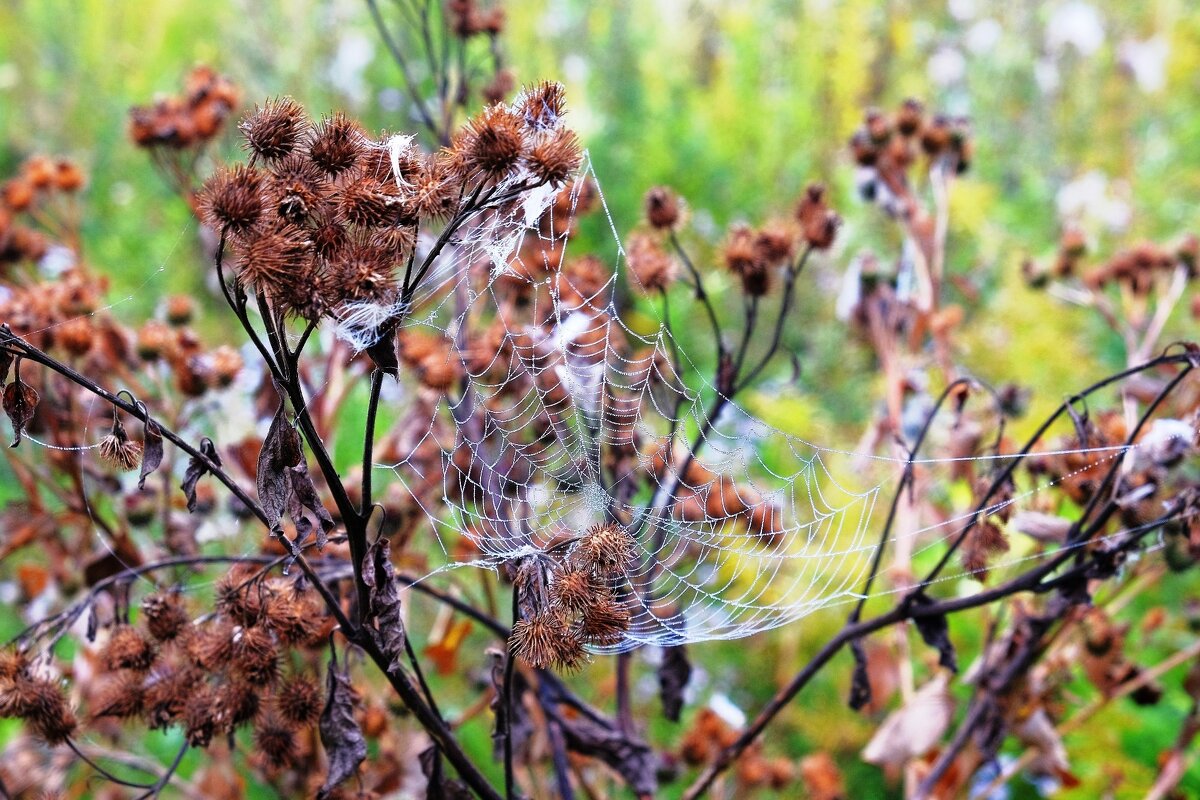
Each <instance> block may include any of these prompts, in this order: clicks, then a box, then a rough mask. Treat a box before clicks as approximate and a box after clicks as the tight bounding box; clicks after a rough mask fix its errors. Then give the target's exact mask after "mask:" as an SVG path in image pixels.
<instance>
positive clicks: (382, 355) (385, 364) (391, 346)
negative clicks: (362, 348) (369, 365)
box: [366, 317, 400, 379]
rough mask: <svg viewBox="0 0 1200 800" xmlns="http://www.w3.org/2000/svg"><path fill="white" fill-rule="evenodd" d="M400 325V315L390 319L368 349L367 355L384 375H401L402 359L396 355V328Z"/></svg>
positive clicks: (394, 376)
mask: <svg viewBox="0 0 1200 800" xmlns="http://www.w3.org/2000/svg"><path fill="white" fill-rule="evenodd" d="M399 325H400V318H399V317H393V318H391V319H389V320H388V321H387V322H385V323H384V324H383V325H381V326H380V328H379V334H380V336H379V339H378V341H376V342H375V344H373V345H371V346H370V347H368V348H367V349H366V353H367V355H368V356H370V357H371V360H372V361H373V362H375V366H376V367H377V368H378V369H380V370H382V371H383V374H384V375H391V376H392V377H393V378H397V379H398V378H399V377H400V359H399V358H398V357H397V355H396V328H397V327H399Z"/></svg>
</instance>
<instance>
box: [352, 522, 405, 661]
mask: <svg viewBox="0 0 1200 800" xmlns="http://www.w3.org/2000/svg"><path fill="white" fill-rule="evenodd" d="M364 561H365V563H364V564H363V570H362V576H363V583H365V584H366V585H367V588H368V589H369V590H370V598H371V607H370V609H369V613H368V616H367V622H368V623H372V622H373V623H374V627H372V628H371V629H370V630H371V635H372V636H373V637H375V642H376V643H377V644H378V645H379V649H380V650H382V651H383V652H384V653H385V654H387V656H388V658H389V663H388V670H389V671H391V670H394V669H397V668H398V667H399V664H400V658H401V657H402V656H403V654H404V636H405V633H404V618H403V616H402V609H401V607H400V593H399V591H397V589H396V570H395V568H394V567H393V566H392V557H391V547H390V545H389V544H388V540H387V539H386V538H383V537H380V538H379V539H376V540H375V543H374V544H373V545H371V546H370V548H368V549H367V555H366V557H365V559H364Z"/></svg>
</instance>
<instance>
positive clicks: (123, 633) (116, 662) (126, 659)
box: [101, 625, 155, 672]
mask: <svg viewBox="0 0 1200 800" xmlns="http://www.w3.org/2000/svg"><path fill="white" fill-rule="evenodd" d="M154 658H155V652H154V645H153V644H152V643H151V642H150V641H149V640H147V639H146V637H145V636H143V635H142V633H141V632H140V631H138V630H137V629H136V628H133V627H131V626H129V625H118V626H117V627H115V628H113V629H112V631H111V632H110V633H109V636H108V642H107V643H106V644H105V646H104V650H103V651H102V653H101V660H102V661H103V662H104V664H105V666H107V667H108V668H109V669H111V670H117V669H131V670H134V671H136V672H144V671H146V670H148V669H150V666H151V665H152V664H153V663H154Z"/></svg>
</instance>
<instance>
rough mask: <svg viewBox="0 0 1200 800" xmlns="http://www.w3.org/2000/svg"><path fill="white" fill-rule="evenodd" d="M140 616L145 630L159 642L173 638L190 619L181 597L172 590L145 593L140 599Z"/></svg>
mask: <svg viewBox="0 0 1200 800" xmlns="http://www.w3.org/2000/svg"><path fill="white" fill-rule="evenodd" d="M142 616H143V618H144V619H145V622H146V630H148V631H149V632H150V635H151V636H153V637H154V638H155V639H157V640H159V641H160V642H169V641H171V640H173V639H175V638H176V637H177V636H179V634H180V633H181V632H182V631H183V630H184V628H186V627H187V625H188V622H189V621H190V617H189V616H188V612H187V608H185V607H184V604H183V598H182V597H180V596H179V595H178V594H176V593H174V592H169V593H160V594H152V595H147V596H146V598H145V599H144V600H142Z"/></svg>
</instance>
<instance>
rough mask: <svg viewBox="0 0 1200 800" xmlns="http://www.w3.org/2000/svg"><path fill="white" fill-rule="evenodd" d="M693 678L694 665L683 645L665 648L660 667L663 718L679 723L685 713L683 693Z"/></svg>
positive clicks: (659, 684) (659, 680) (659, 682)
mask: <svg viewBox="0 0 1200 800" xmlns="http://www.w3.org/2000/svg"><path fill="white" fill-rule="evenodd" d="M691 677H692V665H691V662H689V661H688V657H687V650H686V649H685V648H684V646H683V645H681V644H678V645H673V646H671V647H666V648H663V658H662V663H661V664H659V665H658V693H659V697H661V698H662V707H663V716H664V717H666V718H667V719H669V720H671V722H679V714H680V712H681V711H683V692H684V690H685V689H687V685H688V681H689V680H690V679H691Z"/></svg>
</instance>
